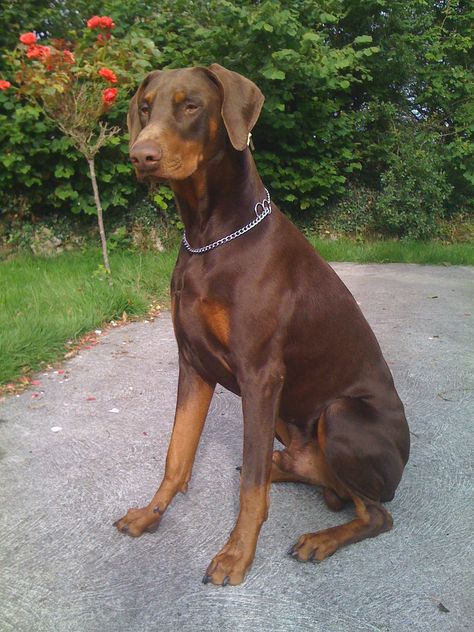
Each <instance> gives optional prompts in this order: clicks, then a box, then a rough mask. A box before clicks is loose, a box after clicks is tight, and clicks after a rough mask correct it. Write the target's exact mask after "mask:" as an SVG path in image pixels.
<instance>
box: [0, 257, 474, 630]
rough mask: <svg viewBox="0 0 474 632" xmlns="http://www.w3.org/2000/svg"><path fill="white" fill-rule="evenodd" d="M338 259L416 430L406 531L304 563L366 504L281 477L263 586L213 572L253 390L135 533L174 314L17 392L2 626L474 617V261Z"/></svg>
mask: <svg viewBox="0 0 474 632" xmlns="http://www.w3.org/2000/svg"><path fill="white" fill-rule="evenodd" d="M334 267H335V268H336V270H337V271H338V272H339V273H340V275H341V276H342V278H343V280H344V281H345V282H346V284H347V285H348V286H349V288H350V289H351V290H352V292H353V293H354V295H355V296H356V298H357V300H358V301H359V302H360V304H361V307H362V309H363V311H364V313H365V314H366V316H367V318H368V320H369V322H370V323H371V324H372V326H373V328H374V330H375V332H376V334H377V336H378V338H379V340H380V343H381V346H382V348H383V350H384V353H385V356H386V359H387V360H388V362H389V365H390V367H391V369H392V371H393V374H394V377H395V381H396V384H397V386H398V389H399V392H400V394H401V396H402V399H403V400H404V402H405V405H406V410H407V416H408V419H409V423H410V427H411V431H412V455H411V459H410V462H409V464H408V466H407V469H406V471H405V475H404V478H403V480H402V483H401V486H400V488H399V491H398V493H397V495H396V497H395V500H394V501H393V502H392V503H390V505H389V507H390V511H391V512H392V513H393V516H394V520H395V526H394V529H393V531H391V532H389V533H387V534H384V535H382V536H379V537H377V538H375V539H373V540H366V541H364V542H362V543H359V544H356V545H352V546H350V547H348V548H347V549H343V550H341V551H339V552H337V553H336V554H335V555H334V556H333V557H332V558H329V559H328V560H326V561H324V562H322V563H320V564H316V563H308V564H302V563H298V562H297V561H295V560H293V559H292V558H290V557H289V556H288V555H287V554H286V553H287V551H288V549H289V548H290V546H291V545H292V544H293V543H294V542H295V541H296V540H297V539H298V537H299V536H300V535H301V534H302V533H305V532H308V531H314V530H317V529H320V528H324V527H328V526H331V525H334V524H338V523H340V522H341V521H345V520H349V519H350V518H351V515H352V514H351V511H350V510H345V511H344V512H342V514H333V513H331V512H330V511H329V510H328V509H327V508H326V506H325V505H324V503H323V501H322V499H321V497H320V495H319V494H318V492H317V491H316V490H314V489H312V488H309V487H305V486H303V485H295V484H282V485H280V486H274V487H273V489H272V493H271V510H270V516H269V519H268V521H267V522H266V524H265V525H264V527H263V529H262V534H261V537H260V541H259V546H258V550H257V556H256V559H255V562H254V564H253V567H252V569H251V572H250V573H249V575H248V578H247V580H246V582H245V584H243V585H242V586H239V587H236V588H232V587H227V588H218V587H214V586H212V585H207V586H205V585H203V584H202V583H201V578H202V576H203V573H204V571H205V569H206V567H207V564H208V563H209V561H210V560H211V558H212V557H213V555H214V554H215V553H216V552H217V551H218V550H219V549H220V547H221V546H222V545H223V543H224V542H225V540H226V538H227V536H228V534H229V531H230V530H231V528H232V526H233V522H234V520H235V517H236V512H237V501H238V485H239V475H238V472H237V471H236V469H235V468H236V466H237V465H239V464H240V462H241V443H242V438H241V434H242V422H241V412H240V401H239V400H238V399H237V398H236V397H234V396H233V395H230V394H229V393H227V392H226V391H224V389H222V388H218V389H217V392H216V395H215V397H214V401H213V405H212V409H211V412H210V415H209V418H208V422H207V424H206V427H205V430H204V434H203V438H202V442H201V445H200V448H199V452H198V455H197V460H196V465H195V469H194V477H193V480H192V482H191V485H190V489H189V492H188V494H187V495H186V496H179V497H177V498H176V500H175V501H174V503H173V506H172V508H171V509H170V510H169V512H168V513H167V514H166V517H165V518H164V520H163V522H162V524H161V526H160V529H159V530H158V531H157V532H156V533H154V534H146V535H144V536H143V537H142V538H140V539H135V540H134V539H131V538H128V537H125V536H122V535H120V534H119V533H118V532H117V531H116V530H115V529H114V528H113V527H112V522H113V521H114V520H115V519H117V518H118V517H120V516H121V515H122V514H123V513H124V512H125V510H126V509H127V508H128V507H129V506H132V505H134V504H136V505H142V504H144V503H145V502H147V501H148V500H149V498H150V496H151V495H152V494H153V492H154V491H155V488H156V487H157V485H158V482H159V479H160V476H161V474H162V472H163V467H164V460H165V455H166V447H167V443H168V439H169V435H170V430H171V423H172V419H173V412H174V401H175V388H176V380H177V354H176V347H175V342H174V337H173V333H172V326H171V321H170V317H169V315H168V314H166V313H165V314H163V315H162V316H160V317H159V318H157V319H156V320H155V321H154V322H150V323H135V324H131V325H129V326H127V327H124V328H121V329H118V330H112V331H110V332H108V333H107V334H106V335H104V336H103V337H102V338H101V343H100V344H99V345H98V346H97V347H95V348H93V349H91V350H89V351H84V352H82V353H81V354H80V355H79V356H77V357H76V358H74V359H73V360H71V361H69V362H68V363H67V364H66V365H65V366H64V370H65V372H64V373H55V372H54V371H50V372H48V373H44V374H41V375H40V376H38V379H39V380H40V384H39V385H36V386H35V390H34V391H33V390H29V391H27V392H25V393H23V394H22V395H20V396H18V397H10V398H7V399H6V401H4V403H3V404H2V406H1V407H0V418H1V422H2V423H0V439H1V443H0V446H1V460H0V477H1V491H0V498H1V507H2V512H1V517H0V521H1V534H2V535H1V543H0V566H1V568H2V571H1V578H0V630H2V632H3V631H10V630H15V631H25V632H26V631H28V632H30V631H32V630H34V631H35V632H41V631H50V630H51V631H52V630H54V631H55V632H66V631H68V632H69V631H71V632H83V631H86V630H87V632H99V631H100V632H104V631H127V632H135V631H154V630H157V631H160V632H175V631H177V630H179V631H180V632H197V631H199V632H200V631H211V630H220V631H228V632H238V631H247V630H258V631H259V632H267V631H268V632H287V631H293V630H294V631H298V632H302V631H312V632H369V631H371V632H374V631H380V632H382V631H383V632H388V631H390V632H422V631H423V632H425V631H426V632H461V631H463V630H473V628H472V625H473V623H472V622H473V621H474V607H473V600H472V589H473V568H474V556H473V549H472V528H473V524H474V511H473V505H472V483H473V479H472V469H473V459H472V448H473V445H472V420H473V414H474V382H473V375H474V371H473V369H474V366H473V365H474V361H473V348H474V344H473V343H474V327H473V323H474V291H473V281H474V270H473V269H472V268H462V267H452V268H435V267H423V266H416V265H383V266H380V265H355V264H337V265H335V266H334ZM58 428H60V429H59V430H58Z"/></svg>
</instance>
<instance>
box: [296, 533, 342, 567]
mask: <svg viewBox="0 0 474 632" xmlns="http://www.w3.org/2000/svg"><path fill="white" fill-rule="evenodd" d="M338 548H339V542H338V540H337V539H336V538H335V537H334V536H333V535H330V534H328V533H325V532H324V531H320V532H318V533H305V534H304V535H302V536H301V537H300V539H299V540H298V542H297V543H296V544H295V545H294V546H292V547H291V549H290V550H289V551H288V554H289V555H291V557H294V558H295V559H296V560H298V561H299V562H311V561H313V560H316V561H318V562H320V561H321V560H324V559H326V557H329V556H330V555H332V554H333V553H335V551H337V549H338Z"/></svg>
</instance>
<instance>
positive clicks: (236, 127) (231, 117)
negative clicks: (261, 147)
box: [205, 64, 265, 151]
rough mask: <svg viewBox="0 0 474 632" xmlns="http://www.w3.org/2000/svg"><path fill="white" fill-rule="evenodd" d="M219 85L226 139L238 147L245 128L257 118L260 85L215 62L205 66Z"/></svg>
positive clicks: (244, 139) (261, 99)
mask: <svg viewBox="0 0 474 632" xmlns="http://www.w3.org/2000/svg"><path fill="white" fill-rule="evenodd" d="M205 70H206V71H207V72H208V73H209V75H210V76H211V78H213V79H214V80H215V81H216V83H217V85H218V86H219V88H220V91H221V95H222V110H221V113H222V119H223V121H224V125H225V127H226V129H227V133H228V135H229V138H230V142H231V143H232V145H233V146H234V148H235V149H237V150H238V151H243V150H244V149H245V148H246V147H247V144H248V138H249V132H250V131H251V130H252V128H253V126H254V125H255V123H256V122H257V119H258V116H259V114H260V110H261V109H262V105H263V102H264V100H265V97H264V96H263V94H262V93H261V92H260V89H259V88H258V87H257V86H256V85H255V84H254V83H253V81H250V79H246V78H245V77H243V76H242V75H239V74H238V73H237V72H233V71H232V70H227V68H224V67H223V66H220V65H219V64H211V65H210V66H209V67H208V68H206V69H205Z"/></svg>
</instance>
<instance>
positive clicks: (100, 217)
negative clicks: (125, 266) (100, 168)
mask: <svg viewBox="0 0 474 632" xmlns="http://www.w3.org/2000/svg"><path fill="white" fill-rule="evenodd" d="M87 162H88V164H89V172H90V174H91V180H92V189H93V191H94V200H95V205H96V207H97V220H98V222H99V233H100V241H101V243H102V256H103V258H104V267H105V269H106V271H107V274H108V277H109V283H110V284H112V271H111V270H110V264H109V255H108V254H107V240H106V238H105V230H104V218H103V214H102V205H101V203H100V197H99V187H98V186H97V178H96V175H95V162H94V158H87Z"/></svg>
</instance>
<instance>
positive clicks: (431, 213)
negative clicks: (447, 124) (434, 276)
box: [375, 135, 452, 239]
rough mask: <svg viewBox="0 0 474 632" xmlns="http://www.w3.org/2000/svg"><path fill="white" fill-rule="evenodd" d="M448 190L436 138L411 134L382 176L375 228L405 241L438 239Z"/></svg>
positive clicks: (449, 189) (402, 143)
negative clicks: (437, 150)
mask: <svg viewBox="0 0 474 632" xmlns="http://www.w3.org/2000/svg"><path fill="white" fill-rule="evenodd" d="M451 188H452V187H451V185H449V184H448V182H447V179H446V174H445V173H444V172H443V170H442V160H441V157H440V156H439V154H437V152H436V138H435V137H433V136H432V135H431V136H427V137H425V138H423V137H419V136H416V135H413V136H412V137H411V138H407V139H405V140H404V141H403V142H401V143H400V148H399V152H398V153H394V154H392V156H391V160H390V163H389V168H388V169H387V171H386V172H385V173H384V174H383V175H382V192H381V194H380V196H379V197H378V199H377V201H376V205H375V227H376V228H377V229H378V230H379V231H384V232H386V233H388V234H391V235H394V236H397V237H403V238H406V239H429V238H432V237H438V236H440V230H441V223H440V220H441V219H442V218H443V216H444V214H445V204H446V200H447V199H448V197H449V194H450V193H451Z"/></svg>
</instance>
